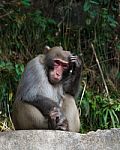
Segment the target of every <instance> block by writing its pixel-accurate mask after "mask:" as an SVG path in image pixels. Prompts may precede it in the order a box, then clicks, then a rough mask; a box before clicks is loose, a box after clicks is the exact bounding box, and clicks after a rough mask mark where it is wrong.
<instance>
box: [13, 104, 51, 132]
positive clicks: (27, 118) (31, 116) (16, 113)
mask: <svg viewBox="0 0 120 150" xmlns="http://www.w3.org/2000/svg"><path fill="white" fill-rule="evenodd" d="M12 120H13V124H14V126H15V129H20V130H22V129H23V130H24V129H48V120H47V119H45V118H44V116H43V115H42V113H41V112H40V111H39V110H38V109H37V108H35V107H34V106H32V105H29V104H27V103H24V102H22V101H15V102H14V104H13V112H12Z"/></svg>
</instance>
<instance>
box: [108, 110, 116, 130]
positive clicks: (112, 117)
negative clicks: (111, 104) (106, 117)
mask: <svg viewBox="0 0 120 150" xmlns="http://www.w3.org/2000/svg"><path fill="white" fill-rule="evenodd" d="M109 114H110V117H111V120H112V125H113V127H114V128H115V119H114V116H113V113H112V111H111V110H109Z"/></svg>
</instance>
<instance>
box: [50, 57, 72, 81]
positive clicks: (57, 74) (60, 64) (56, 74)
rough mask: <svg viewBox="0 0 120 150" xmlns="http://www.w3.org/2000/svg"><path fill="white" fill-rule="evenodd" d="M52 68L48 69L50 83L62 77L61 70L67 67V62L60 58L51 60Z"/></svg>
mask: <svg viewBox="0 0 120 150" xmlns="http://www.w3.org/2000/svg"><path fill="white" fill-rule="evenodd" d="M53 64H54V65H53V69H52V70H50V71H49V80H50V82H51V83H52V84H57V83H59V82H60V81H61V80H62V78H63V72H64V71H65V70H67V69H68V68H69V63H68V62H67V61H64V60H62V59H59V58H58V59H57V58H56V59H54V60H53Z"/></svg>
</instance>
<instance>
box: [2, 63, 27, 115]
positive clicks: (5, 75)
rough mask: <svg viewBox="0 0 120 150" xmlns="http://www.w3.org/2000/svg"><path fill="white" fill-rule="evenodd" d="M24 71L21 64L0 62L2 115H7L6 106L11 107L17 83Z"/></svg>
mask: <svg viewBox="0 0 120 150" xmlns="http://www.w3.org/2000/svg"><path fill="white" fill-rule="evenodd" d="M23 70H24V66H23V64H16V63H12V62H10V61H0V104H1V105H2V108H1V111H2V114H8V113H9V109H8V104H9V105H10V106H11V105H12V102H13V100H14V96H15V92H16V89H15V87H16V86H17V84H18V81H19V79H20V77H21V74H22V72H23Z"/></svg>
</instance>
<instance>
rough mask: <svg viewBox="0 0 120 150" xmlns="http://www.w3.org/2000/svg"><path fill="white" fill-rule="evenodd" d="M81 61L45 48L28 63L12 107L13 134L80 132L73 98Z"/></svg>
mask: <svg viewBox="0 0 120 150" xmlns="http://www.w3.org/2000/svg"><path fill="white" fill-rule="evenodd" d="M81 72H82V61H81V59H80V58H79V57H78V56H73V55H72V53H71V52H70V51H65V50H63V48H62V47H61V46H59V47H57V46H55V47H52V48H50V47H46V48H45V50H44V54H40V55H38V56H36V57H35V58H33V59H32V60H30V61H29V62H28V63H27V65H26V67H25V69H24V72H23V74H22V77H21V79H20V81H19V84H18V88H17V92H16V99H15V101H14V103H13V111H12V121H13V124H14V127H15V129H16V130H25V129H26V130H29V129H50V130H63V131H70V132H79V129H80V118H79V113H78V109H77V106H76V104H75V98H76V97H77V96H78V94H79V87H80V79H81Z"/></svg>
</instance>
